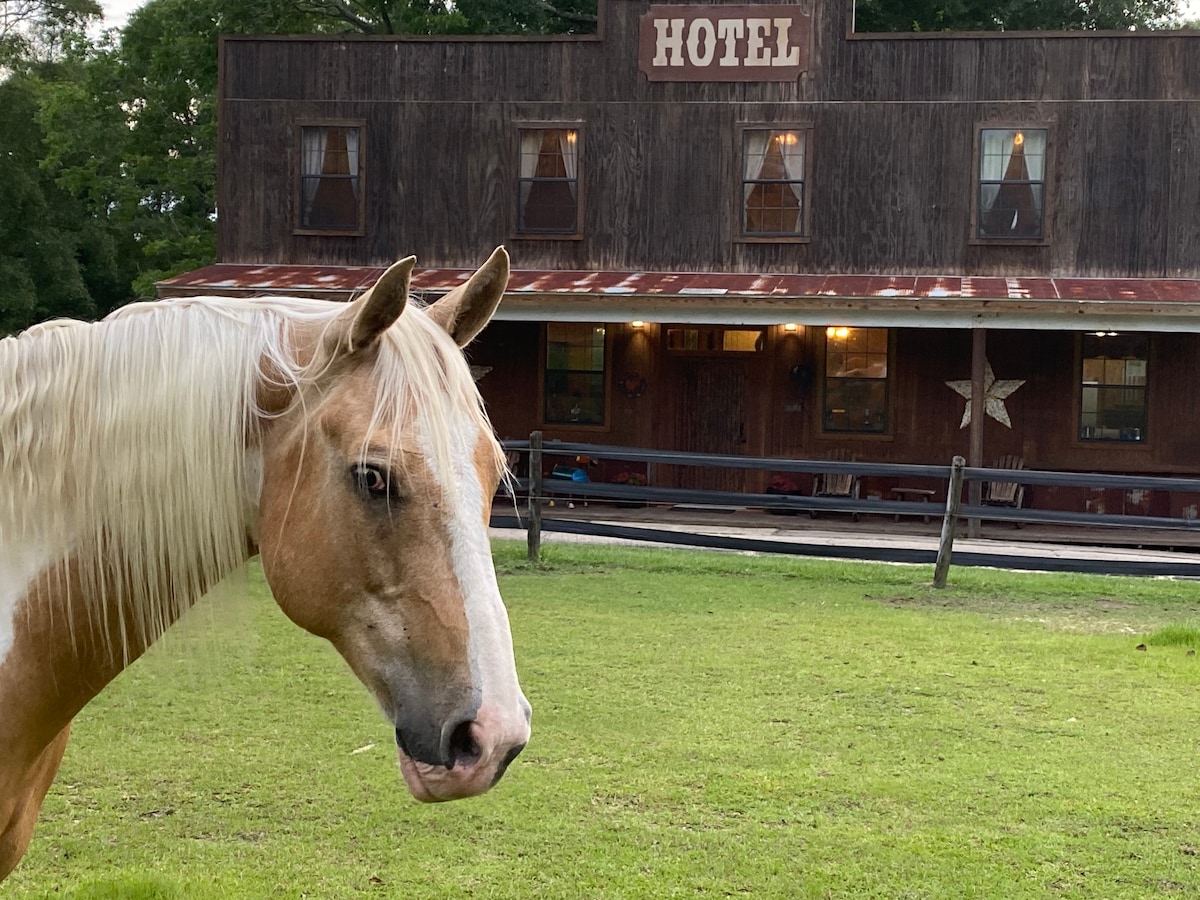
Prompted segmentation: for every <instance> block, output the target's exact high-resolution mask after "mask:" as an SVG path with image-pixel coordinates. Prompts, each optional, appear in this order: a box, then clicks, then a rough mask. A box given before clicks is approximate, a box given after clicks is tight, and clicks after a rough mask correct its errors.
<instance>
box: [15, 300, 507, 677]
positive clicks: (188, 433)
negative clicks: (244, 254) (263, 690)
mask: <svg viewBox="0 0 1200 900" xmlns="http://www.w3.org/2000/svg"><path fill="white" fill-rule="evenodd" d="M345 308H346V307H345V306H344V305H343V304H340V303H333V302H330V301H323V300H309V299H303V298H290V297H285V298H260V299H240V298H217V297H204V298H190V299H184V300H178V301H167V302H157V303H142V304H133V305H131V306H128V307H125V308H123V309H121V310H119V311H117V312H116V313H114V314H113V315H111V316H109V317H108V318H107V319H105V320H103V321H101V322H98V323H95V324H84V323H80V322H69V321H59V322H50V323H46V324H44V325H40V326H35V327H34V328H32V329H30V330H29V331H27V332H25V333H24V334H23V335H21V336H20V337H16V338H5V339H3V340H0V546H5V547H8V548H15V552H17V553H20V552H26V553H28V552H30V551H36V549H37V548H39V547H43V546H47V545H50V546H54V545H58V546H66V547H68V548H69V552H70V554H71V555H70V557H69V558H67V559H63V560H61V565H63V566H67V565H69V564H74V565H75V566H76V569H77V571H78V572H79V575H80V579H81V581H82V584H83V592H84V593H85V594H86V595H87V596H86V600H87V603H88V606H87V610H88V612H87V615H88V617H89V619H90V620H91V622H90V623H89V624H90V625H91V626H92V627H95V623H106V622H108V621H109V619H110V616H111V604H112V601H113V600H114V599H118V598H119V599H120V600H122V601H125V602H128V603H130V604H131V607H132V608H133V609H134V610H135V612H134V613H133V614H131V615H129V616H124V615H121V616H120V617H119V620H118V624H117V625H116V627H115V629H110V628H108V627H106V626H104V625H103V624H102V632H103V633H104V634H105V635H106V637H107V640H108V642H109V646H110V647H112V648H113V650H114V651H119V652H121V653H122V654H123V655H127V654H128V652H129V647H130V645H131V643H136V644H140V645H146V644H148V643H149V642H151V641H153V640H154V639H155V638H157V637H158V636H159V635H160V634H161V633H162V631H163V630H164V629H165V628H166V627H167V626H168V625H169V624H170V623H171V622H173V621H174V620H175V619H176V618H178V616H179V615H180V614H181V613H182V612H183V611H184V610H186V608H187V607H188V606H190V605H191V603H193V602H194V601H195V600H196V599H197V597H198V596H199V595H200V594H201V593H203V592H204V590H205V589H207V588H208V587H210V586H211V585H213V584H215V583H216V581H218V580H219V579H220V578H222V577H224V576H225V575H226V574H228V573H229V572H231V571H232V570H234V569H236V568H237V567H238V566H240V565H241V564H242V562H243V561H244V559H245V557H246V552H247V549H246V548H247V533H248V531H249V529H250V526H251V523H252V517H253V516H254V515H255V512H254V507H255V505H256V503H257V490H258V484H257V477H258V476H257V473H256V472H254V471H252V470H251V469H252V462H253V458H252V457H251V455H250V454H251V453H252V451H254V449H255V448H256V446H257V444H258V442H259V429H260V425H261V421H262V415H263V413H262V411H261V410H260V409H259V408H258V404H257V399H256V398H257V395H258V388H259V385H260V382H261V379H262V378H263V373H264V372H271V373H273V377H275V378H278V379H279V380H280V381H281V382H283V383H285V384H287V385H288V386H290V387H293V388H296V389H297V390H296V391H295V395H296V396H297V397H300V398H303V397H304V396H305V394H306V393H308V392H307V391H306V390H305V389H306V388H307V387H309V386H312V385H315V384H316V382H317V379H319V377H320V375H321V373H322V369H323V368H324V366H325V365H326V363H325V360H324V358H323V356H322V355H321V354H317V355H316V357H315V358H313V359H311V361H309V362H301V361H299V360H297V358H296V355H295V354H294V353H293V350H292V347H291V346H290V344H289V336H290V335H291V334H292V332H293V326H296V325H306V326H310V327H311V326H314V325H315V326H316V327H317V328H320V327H322V323H324V324H325V325H328V323H330V322H331V321H332V320H333V319H334V317H335V316H336V315H337V313H338V312H339V311H341V310H344V309H345ZM374 374H375V379H376V383H377V385H378V392H377V396H376V400H375V407H376V409H375V413H374V416H373V418H374V421H375V422H376V423H379V424H383V425H387V426H390V427H391V428H392V429H393V433H394V434H396V435H397V436H398V434H399V429H400V427H401V425H402V424H403V423H404V422H405V421H410V420H411V417H412V415H413V414H416V415H418V416H419V417H420V420H421V423H422V425H421V427H422V428H424V429H425V430H426V432H425V433H426V434H428V435H429V438H430V441H429V443H430V446H432V447H433V448H435V452H436V453H437V454H438V456H439V457H440V458H439V459H437V460H435V461H434V464H435V465H437V467H438V468H439V469H440V471H442V472H450V471H451V468H450V465H449V462H448V460H449V448H450V434H451V425H450V422H451V413H452V411H453V410H456V409H457V410H462V411H466V412H467V414H468V415H469V416H470V417H471V418H472V420H473V421H474V422H475V423H476V424H477V425H478V426H479V427H480V428H481V429H482V433H483V434H485V435H488V436H490V435H491V433H492V432H491V427H490V425H489V423H488V421H487V417H486V414H485V413H484V411H483V407H482V402H481V400H480V398H479V394H478V391H477V390H476V388H475V385H474V383H473V381H472V379H471V376H470V372H469V369H468V367H467V364H466V361H465V359H464V358H463V356H462V354H461V352H460V351H459V350H458V348H457V347H456V346H455V344H454V342H453V341H452V340H451V339H450V337H449V336H448V335H447V334H446V333H445V332H444V331H443V330H442V329H441V328H439V327H438V326H437V325H436V323H434V322H433V321H432V320H431V319H430V318H429V317H428V316H426V315H425V314H424V313H423V312H420V311H419V310H413V309H410V310H408V311H406V312H405V314H403V315H401V316H400V318H399V320H398V321H397V322H396V324H395V325H393V326H392V327H391V329H389V331H388V333H387V334H386V335H385V338H384V340H382V341H381V342H380V349H379V352H378V354H377V356H376V362H375V373H374ZM300 402H303V401H302V400H301V401H300ZM492 444H493V448H494V452H495V454H496V455H497V459H499V453H500V451H499V446H498V445H497V444H495V441H494V440H492ZM444 487H445V489H446V490H448V491H453V484H452V483H451V484H447V485H445V486H444ZM64 542H65V543H64ZM71 606H72V604H68V606H67V608H68V610H69V609H70V608H71ZM69 624H70V628H71V631H72V635H75V634H77V633H78V632H79V630H80V627H81V624H82V623H79V622H74V621H72V622H70V623H69Z"/></svg>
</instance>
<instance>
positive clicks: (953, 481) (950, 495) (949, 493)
mask: <svg viewBox="0 0 1200 900" xmlns="http://www.w3.org/2000/svg"><path fill="white" fill-rule="evenodd" d="M966 463H967V461H966V460H965V459H963V458H962V457H961V456H956V457H954V460H953V462H951V463H950V484H949V486H948V487H947V488H946V514H945V516H943V518H942V539H941V540H940V541H938V553H937V565H935V566H934V567H933V586H934V587H935V588H944V587H945V586H946V574H947V573H948V572H949V571H950V554H951V553H952V552H953V551H954V529H955V526H956V525H957V524H958V508H959V506H960V505H961V504H962V483H963V466H964V465H966Z"/></svg>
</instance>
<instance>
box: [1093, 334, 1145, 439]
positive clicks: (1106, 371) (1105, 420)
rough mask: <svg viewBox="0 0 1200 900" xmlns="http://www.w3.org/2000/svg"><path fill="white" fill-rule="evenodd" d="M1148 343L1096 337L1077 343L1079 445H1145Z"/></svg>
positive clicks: (1141, 338)
mask: <svg viewBox="0 0 1200 900" xmlns="http://www.w3.org/2000/svg"><path fill="white" fill-rule="evenodd" d="M1149 350H1150V339H1149V338H1148V337H1147V336H1146V335H1144V334H1117V333H1116V332H1114V331H1107V332H1105V331H1098V332H1094V333H1091V334H1085V335H1083V336H1082V338H1081V340H1080V351H1081V352H1080V357H1081V359H1082V362H1083V365H1082V369H1083V371H1082V379H1081V381H1082V384H1081V388H1080V398H1079V439H1080V440H1082V441H1135V442H1136V441H1144V440H1146V374H1147V368H1148V362H1149Z"/></svg>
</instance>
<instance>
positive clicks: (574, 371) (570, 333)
mask: <svg viewBox="0 0 1200 900" xmlns="http://www.w3.org/2000/svg"><path fill="white" fill-rule="evenodd" d="M604 338H605V327H604V326H603V325H594V324H590V323H586V322H551V323H548V324H547V325H546V367H545V386H544V391H543V396H544V398H545V403H544V408H543V411H542V413H543V421H544V422H546V423H548V424H550V423H553V424H572V425H603V424H604V389H605V384H606V382H607V377H606V372H605V368H604Z"/></svg>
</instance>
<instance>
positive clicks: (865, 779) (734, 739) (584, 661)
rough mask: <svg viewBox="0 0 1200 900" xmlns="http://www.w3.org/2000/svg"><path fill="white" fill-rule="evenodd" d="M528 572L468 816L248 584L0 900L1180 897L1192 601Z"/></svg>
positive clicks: (147, 676)
mask: <svg viewBox="0 0 1200 900" xmlns="http://www.w3.org/2000/svg"><path fill="white" fill-rule="evenodd" d="M523 554H524V548H523V546H518V545H516V544H501V545H498V546H497V548H496V557H497V565H498V567H499V569H500V570H501V573H502V576H501V587H502V589H503V591H504V594H505V597H506V599H507V602H508V606H509V611H510V615H511V618H512V622H513V631H514V636H515V640H516V644H517V661H518V667H519V669H520V671H521V676H522V683H523V685H524V687H525V691H526V693H527V694H528V696H529V699H530V701H531V702H532V703H533V707H534V719H533V725H534V729H533V739H532V741H531V742H530V745H529V748H528V749H527V750H526V751H525V753H524V754H523V755H522V756H521V757H520V758H519V759H518V760H517V762H516V763H514V764H513V766H512V768H511V769H510V771H509V774H508V775H507V776H506V777H505V779H504V780H503V781H502V782H501V783H500V785H499V786H498V787H497V788H496V789H495V790H494V791H492V792H491V793H489V794H487V795H485V796H484V797H481V798H477V799H474V800H469V801H464V802H460V803H452V804H444V805H438V806H422V805H418V804H416V803H414V802H413V801H411V800H409V799H408V795H407V792H406V791H405V789H404V787H403V785H402V782H401V780H400V777H399V774H398V773H397V771H396V762H395V752H394V749H393V747H392V737H391V734H390V730H389V728H388V727H387V725H386V723H385V722H384V720H383V718H382V716H381V715H380V714H379V713H378V712H377V711H376V710H375V709H374V707H373V705H372V703H371V701H370V700H369V698H368V696H367V694H366V691H365V689H363V688H362V687H361V686H360V685H359V684H358V683H357V682H356V681H355V680H354V679H353V677H352V676H351V675H350V674H349V672H348V670H346V668H345V666H344V665H343V664H342V662H341V661H340V659H338V658H337V657H336V655H335V654H334V653H333V651H332V650H330V649H329V648H328V647H327V646H325V645H324V644H323V643H321V642H319V641H317V640H315V639H313V638H310V637H308V636H306V635H304V634H302V633H301V632H300V631H299V630H297V629H296V628H295V627H294V626H292V625H291V624H290V623H288V622H287V621H286V620H285V619H284V618H283V616H282V614H281V613H279V612H278V610H277V609H276V608H275V606H274V604H273V603H272V602H271V601H270V599H269V595H268V593H267V591H266V588H265V587H264V586H263V584H262V580H261V575H260V574H259V573H258V571H257V570H255V571H252V572H251V591H250V599H249V602H248V603H247V604H245V606H246V608H245V609H243V610H242V611H241V612H240V613H238V614H237V615H235V616H234V617H233V621H234V622H236V623H237V624H236V625H235V626H230V625H220V624H218V625H217V626H216V627H215V628H202V627H201V625H202V620H204V619H206V618H209V619H211V618H214V617H217V618H221V617H222V616H223V613H222V614H221V615H220V616H217V615H216V614H215V612H214V610H216V609H219V607H216V606H215V605H213V604H211V603H206V604H204V605H203V606H202V608H200V609H198V610H196V611H195V612H194V614H193V615H192V616H190V617H189V619H188V621H186V622H185V623H183V625H181V626H180V627H179V629H177V631H178V633H177V634H175V635H174V636H173V637H171V638H170V639H169V640H168V641H166V642H165V643H164V644H163V645H161V646H159V647H157V648H155V650H154V651H153V652H152V653H151V654H150V655H149V656H148V657H147V658H146V659H145V660H143V661H141V662H139V663H138V664H137V665H135V666H134V667H133V668H132V669H131V670H130V671H128V672H127V673H126V674H125V675H124V676H122V677H121V678H120V679H119V680H118V682H117V683H116V684H114V685H113V686H112V687H111V688H110V689H109V690H107V691H106V692H105V693H104V694H102V695H101V696H100V697H99V698H98V699H97V700H96V701H95V702H94V703H93V704H92V705H91V706H89V707H88V708H87V709H86V710H85V711H84V713H83V714H82V715H81V716H80V717H79V718H78V719H77V721H76V725H75V731H74V738H73V741H72V744H71V747H70V748H69V749H68V751H67V758H66V761H65V763H64V765H63V768H62V771H61V773H60V775H59V778H58V781H57V783H56V785H55V787H54V788H53V789H52V791H51V794H50V796H49V798H48V800H47V803H46V806H45V809H44V812H43V815H42V821H41V824H40V825H39V828H38V831H37V833H36V834H35V836H34V843H33V847H32V849H31V850H30V853H29V854H28V855H27V856H26V858H25V860H24V861H23V862H22V863H21V865H20V866H19V867H18V869H17V871H16V872H15V873H14V875H13V876H12V877H11V878H10V880H9V881H8V882H5V884H4V885H3V887H0V896H4V897H19V898H34V897H37V898H42V897H45V898H49V897H54V898H63V897H66V898H77V900H78V898H134V900H138V898H141V900H146V898H227V897H314V898H337V897H358V896H368V897H369V896H376V897H405V898H424V897H430V898H453V897H472V898H502V897H503V898H527V897H555V898H559V897H561V898H590V897H646V898H659V897H709V896H711V897H725V896H736V897H741V896H744V897H787V898H793V897H878V898H889V900H892V898H906V897H913V898H936V897H954V898H959V897H988V898H992V897H996V898H1006V900H1007V898H1021V897H1054V898H1058V897H1063V898H1069V897H1079V898H1083V897H1089V898H1104V900H1113V898H1123V897H1128V898H1145V897H1158V896H1162V897H1185V896H1190V897H1195V896H1200V772H1198V771H1197V760H1198V759H1200V657H1198V656H1196V655H1194V654H1191V653H1189V651H1190V650H1191V648H1192V647H1193V646H1194V645H1196V644H1197V643H1200V630H1197V625H1198V624H1200V584H1196V583H1192V582H1180V581H1168V580H1157V579H1156V580H1151V579H1130V578H1100V577H1094V576H1077V575H1029V574H1011V573H1004V572H994V571H988V570H979V569H971V570H968V569H961V568H958V569H953V570H952V571H951V578H952V580H953V583H952V584H951V586H950V587H949V588H948V589H946V590H944V591H935V590H933V589H932V588H931V587H929V584H928V582H929V579H930V578H931V574H932V573H931V567H906V566H882V565H866V564H854V563H826V562H817V561H811V560H802V559H790V558H758V557H746V556H740V555H734V554H719V553H702V552H688V551H658V550H635V549H617V548H609V547H579V546H561V545H555V546H550V547H548V548H546V557H547V562H546V563H544V564H543V565H542V566H540V567H536V568H534V567H530V566H528V565H526V564H525V563H524V562H523ZM204 607H207V610H206V609H205V608H204ZM1139 645H1144V647H1143V649H1138V647H1139Z"/></svg>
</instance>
